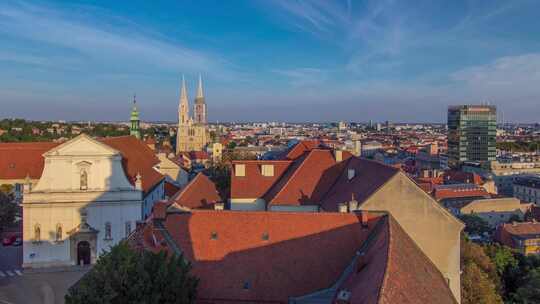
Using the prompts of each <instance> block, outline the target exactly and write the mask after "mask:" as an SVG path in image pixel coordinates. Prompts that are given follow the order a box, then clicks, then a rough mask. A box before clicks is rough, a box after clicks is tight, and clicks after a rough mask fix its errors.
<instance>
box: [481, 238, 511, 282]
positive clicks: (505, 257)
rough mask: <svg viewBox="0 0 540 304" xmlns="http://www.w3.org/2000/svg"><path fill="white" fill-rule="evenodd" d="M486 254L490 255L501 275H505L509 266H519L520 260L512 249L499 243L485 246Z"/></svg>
mask: <svg viewBox="0 0 540 304" xmlns="http://www.w3.org/2000/svg"><path fill="white" fill-rule="evenodd" d="M484 250H485V252H486V254H487V255H488V256H489V257H490V259H491V261H492V262H493V264H495V268H496V269H497V274H498V275H499V276H500V277H503V275H504V273H505V272H506V270H507V269H508V268H509V267H516V266H518V260H517V259H516V258H515V256H514V252H513V251H512V249H510V248H509V247H506V246H502V245H499V244H492V245H488V246H486V247H485V248H484Z"/></svg>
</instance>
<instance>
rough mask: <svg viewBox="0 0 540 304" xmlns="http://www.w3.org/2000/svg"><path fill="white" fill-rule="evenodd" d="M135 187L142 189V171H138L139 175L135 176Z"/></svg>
mask: <svg viewBox="0 0 540 304" xmlns="http://www.w3.org/2000/svg"><path fill="white" fill-rule="evenodd" d="M135 189H136V190H142V177H141V174H140V173H137V176H135Z"/></svg>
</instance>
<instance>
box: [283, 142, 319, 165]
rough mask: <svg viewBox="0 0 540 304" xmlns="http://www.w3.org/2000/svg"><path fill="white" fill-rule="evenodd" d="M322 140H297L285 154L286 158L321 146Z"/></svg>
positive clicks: (300, 154)
mask: <svg viewBox="0 0 540 304" xmlns="http://www.w3.org/2000/svg"><path fill="white" fill-rule="evenodd" d="M322 146H323V145H322V142H321V141H320V140H318V139H316V140H302V141H299V142H298V143H297V144H296V145H294V147H292V148H291V149H290V151H289V152H288V153H287V155H286V156H285V157H286V159H292V160H294V159H297V158H298V157H300V156H302V154H304V153H305V152H308V151H311V150H313V149H315V148H320V147H322Z"/></svg>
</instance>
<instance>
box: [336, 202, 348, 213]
mask: <svg viewBox="0 0 540 304" xmlns="http://www.w3.org/2000/svg"><path fill="white" fill-rule="evenodd" d="M338 209H339V212H341V213H347V212H348V210H347V203H341V204H339V205H338Z"/></svg>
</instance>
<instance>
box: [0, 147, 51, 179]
mask: <svg viewBox="0 0 540 304" xmlns="http://www.w3.org/2000/svg"><path fill="white" fill-rule="evenodd" d="M58 145H60V143H55V142H29V143H0V179H24V178H26V176H27V175H28V176H29V177H30V178H31V179H38V178H40V177H41V173H43V165H44V163H45V161H44V159H43V156H42V155H43V153H45V152H47V151H49V150H50V149H52V148H54V147H56V146H58Z"/></svg>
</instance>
